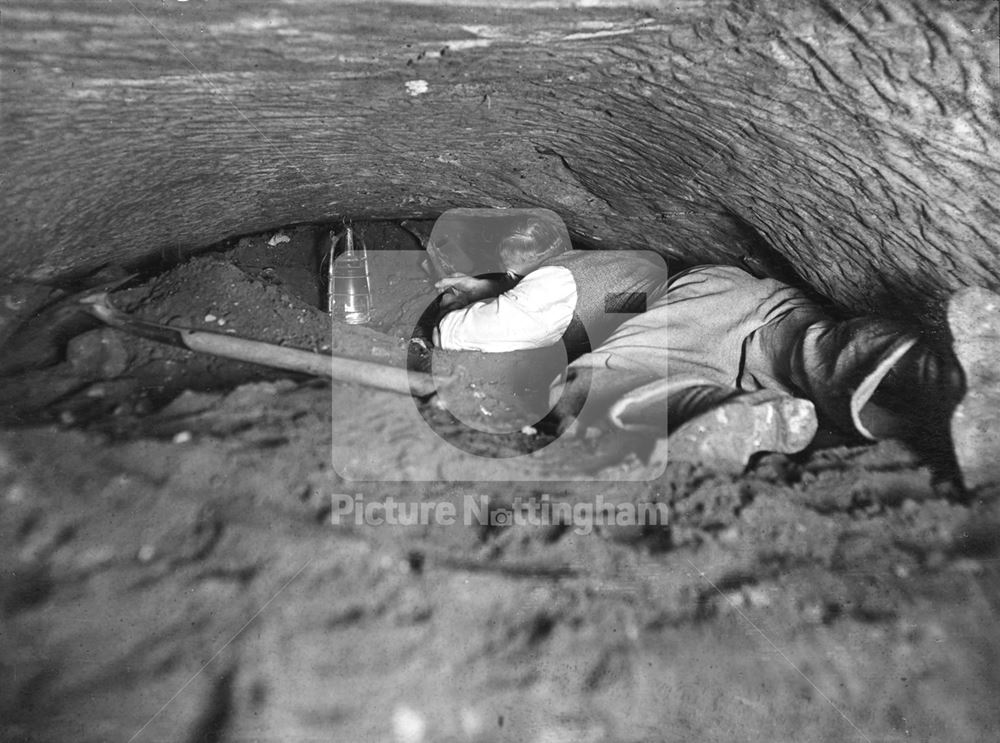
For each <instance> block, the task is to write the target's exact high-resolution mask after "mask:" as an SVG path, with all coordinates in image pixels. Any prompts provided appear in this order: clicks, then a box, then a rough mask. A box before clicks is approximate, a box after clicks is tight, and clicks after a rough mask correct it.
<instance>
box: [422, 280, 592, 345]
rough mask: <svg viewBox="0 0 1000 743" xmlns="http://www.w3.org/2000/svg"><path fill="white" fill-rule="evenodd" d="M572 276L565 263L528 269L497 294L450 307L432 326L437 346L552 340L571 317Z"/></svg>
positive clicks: (574, 296) (573, 306)
mask: <svg viewBox="0 0 1000 743" xmlns="http://www.w3.org/2000/svg"><path fill="white" fill-rule="evenodd" d="M576 301H577V293H576V281H574V279H573V274H572V273H570V271H569V269H568V268H565V267H564V266H543V267H542V268H539V269H537V270H535V271H532V272H531V273H529V274H528V275H527V276H525V277H524V278H523V279H521V281H520V282H518V284H517V285H516V286H514V287H513V288H512V289H510V290H508V291H506V292H504V293H503V294H501V295H500V296H499V297H495V298H492V299H484V300H482V301H480V302H475V303H473V304H470V305H469V306H468V307H465V308H463V309H461V310H456V311H454V312H449V313H448V314H447V315H445V316H444V317H443V318H442V319H441V321H440V322H439V323H438V326H437V328H435V330H434V343H435V345H437V346H438V347H439V348H444V349H448V350H456V351H457V350H468V351H491V352H501V351H519V350H523V349H527V348H544V347H546V346H551V345H552V344H553V343H557V342H558V341H559V339H560V338H562V336H563V333H565V332H566V328H568V327H569V324H570V322H571V321H572V320H573V311H574V310H575V309H576Z"/></svg>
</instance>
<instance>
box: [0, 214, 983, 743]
mask: <svg viewBox="0 0 1000 743" xmlns="http://www.w3.org/2000/svg"><path fill="white" fill-rule="evenodd" d="M358 230H359V234H360V235H361V237H362V238H363V239H365V240H366V244H367V245H368V246H369V248H371V250H370V251H369V258H370V262H371V267H372V275H373V281H374V284H373V294H374V301H375V317H374V318H373V321H372V322H371V323H370V324H369V326H368V327H361V326H349V325H343V324H336V323H335V324H334V325H333V333H331V332H330V328H331V323H330V320H329V318H328V316H327V315H326V313H325V312H324V311H323V310H321V309H319V308H320V306H321V305H322V304H323V303H324V301H325V295H324V291H325V286H324V283H323V281H322V279H321V278H320V274H319V271H318V269H319V266H320V262H321V260H322V256H323V252H324V250H325V249H326V247H327V246H328V244H329V228H327V227H314V226H301V227H296V228H289V229H287V230H285V231H283V232H281V233H269V234H266V235H258V236H253V237H247V238H243V239H241V240H238V241H234V242H232V243H230V244H227V245H225V246H220V248H219V250H218V251H216V252H214V253H209V254H205V255H201V256H199V257H196V258H193V259H191V260H189V261H188V262H186V263H183V264H181V265H179V266H175V267H171V268H169V269H168V270H165V271H163V272H153V273H149V274H148V275H147V274H142V275H139V276H136V277H133V278H131V279H130V280H129V279H125V278H124V276H125V273H124V272H122V271H113V270H111V271H107V272H105V273H104V274H102V275H100V276H97V277H93V278H92V280H91V281H89V282H87V285H86V286H79V287H74V288H72V289H66V290H64V291H62V292H57V293H55V294H51V293H48V292H47V291H43V290H42V289H40V288H38V287H16V286H12V287H6V288H5V289H4V292H5V294H4V299H5V303H4V308H3V309H2V310H0V313H6V314H4V315H2V316H0V320H3V322H2V323H0V334H2V335H0V340H2V339H3V338H4V337H5V338H6V340H7V344H6V346H5V357H4V359H3V360H2V361H0V367H2V370H3V372H4V376H3V379H2V383H0V390H2V391H0V416H2V419H3V421H4V428H3V430H0V498H2V508H0V530H2V538H0V549H2V550H3V558H2V559H3V565H4V569H3V572H2V574H0V605H2V606H0V608H2V617H3V625H2V626H3V630H2V633H0V645H2V648H0V657H2V674H3V682H2V683H0V719H2V721H3V723H2V724H3V732H2V738H3V740H10V741H61V740H76V741H91V740H93V741H104V740H125V741H167V740H170V741H173V740H178V741H191V742H192V743H194V742H195V741H244V740H259V741H307V740H308V741H313V740H324V741H329V740H342V741H363V740H364V741H368V740H370V741H398V742H399V743H417V742H418V741H501V740H509V741H531V742H537V743H543V742H544V743H555V742H563V741H566V742H567V743H570V742H572V743H576V742H582V741H731V740H748V741H850V740H857V741H970V742H973V741H975V742H978V741H986V740H997V739H1000V706H998V705H997V702H996V700H997V695H998V692H1000V643H998V634H1000V633H998V630H997V617H998V615H1000V591H998V588H1000V563H998V561H997V553H998V550H1000V498H997V497H993V496H995V495H996V494H995V493H990V492H982V493H976V494H967V493H963V492H962V491H961V489H960V488H959V487H958V486H957V485H956V484H955V483H954V482H951V481H949V480H948V479H947V478H944V477H942V476H941V474H940V473H936V472H935V471H932V469H931V468H930V467H928V466H926V464H925V463H923V462H922V461H921V460H920V459H919V458H918V457H917V455H916V454H914V453H913V452H911V451H910V450H908V449H907V448H906V447H904V446H903V445H901V444H897V443H894V442H884V443H880V444H878V445H873V446H840V447H833V448H824V449H818V450H814V451H811V452H807V453H805V454H803V455H798V456H795V457H788V456H782V455H768V456H764V457H762V458H760V459H759V460H757V461H755V462H754V463H753V464H752V466H751V467H750V468H749V469H748V471H747V472H745V473H739V474H727V473H723V472H717V471H712V470H711V469H709V468H706V467H703V466H694V465H691V464H685V463H668V464H667V465H666V469H665V471H663V472H662V474H661V473H660V470H655V471H654V468H653V467H652V463H651V460H649V459H648V458H647V456H646V455H648V452H642V451H639V452H636V451H629V450H628V449H629V447H628V446H624V447H623V444H622V442H621V441H608V440H607V438H606V437H593V436H591V437H581V438H579V439H575V440H573V441H572V442H568V443H562V442H555V443H553V444H552V445H551V446H546V447H541V448H539V445H540V444H545V443H549V442H550V440H549V439H546V438H545V436H546V434H545V433H544V432H540V431H538V430H536V429H534V428H533V427H531V425H530V424H531V411H530V410H528V411H525V410H522V409H513V408H509V406H508V407H505V401H507V400H509V399H510V396H509V394H507V392H509V390H507V392H505V385H507V386H508V387H509V385H510V383H511V379H512V377H511V375H510V374H509V372H510V370H512V369H523V368H529V367H530V368H538V367H537V365H539V364H544V363H549V360H547V359H545V358H541V357H537V356H532V355H531V354H527V355H523V354H522V355H516V354H510V355H506V354H505V355H491V356H489V357H487V356H486V355H477V354H440V355H439V356H438V357H437V358H435V359H434V371H435V373H436V374H438V375H439V378H440V379H441V380H442V382H441V384H442V395H441V396H442V397H443V398H446V399H447V401H448V402H447V405H448V407H449V408H450V409H451V410H452V411H453V412H454V413H455V415H456V416H457V417H458V418H459V421H455V420H454V419H452V418H450V417H449V416H447V414H446V413H445V411H443V410H441V408H440V406H436V405H435V404H434V403H433V402H427V403H418V402H416V401H414V399H412V398H411V397H409V396H405V395H397V394H393V393H389V392H380V391H374V390H369V389H363V388H360V387H357V386H352V385H347V384H341V383H336V382H334V383H331V382H328V381H324V380H315V379H310V378H307V377H304V376H296V375H290V374H287V373H283V372H277V371H273V370H266V369H263V368H260V367H254V366H250V365H246V364H240V363H236V362H230V361H223V360H219V359H216V358H211V357H205V356H195V355H193V354H191V353H190V352H187V351H183V350H180V349H175V348H170V347H168V346H164V345H161V344H156V343H154V342H152V341H146V340H140V339H136V338H133V337H130V336H128V335H125V334H124V333H122V332H121V331H118V330H111V329H107V328H100V327H96V326H95V325H93V324H88V323H86V322H85V321H81V320H80V319H79V316H77V315H74V314H73V313H71V312H69V311H68V310H66V309H65V307H66V306H67V297H68V298H69V299H70V300H71V299H72V296H73V294H72V292H74V291H75V292H79V293H81V294H83V293H86V292H88V291H93V290H95V289H98V288H101V287H105V286H110V285H115V284H118V288H117V289H114V290H113V291H112V294H111V296H112V299H113V301H114V303H115V305H116V306H117V307H119V308H120V309H123V310H127V311H129V312H134V313H135V314H136V315H138V316H141V317H143V318H146V319H150V320H155V321H158V322H165V323H171V324H176V325H180V326H186V327H195V328H202V329H212V330H215V331H217V332H221V333H228V334H238V335H245V336H247V337H252V338H256V339H259V340H267V341H271V342H275V343H277V342H281V343H284V344H286V345H289V346H295V347H300V348H306V349H310V350H316V351H320V352H327V351H332V352H333V353H335V354H342V355H347V356H354V357H358V358H367V359H376V360H379V361H380V362H383V363H386V364H391V365H396V366H402V365H404V364H405V359H406V354H407V343H406V342H407V340H408V338H409V334H410V332H411V331H412V327H413V324H414V321H415V318H416V317H419V314H420V312H421V311H422V308H423V307H425V306H426V305H427V303H428V302H429V301H430V299H431V298H433V296H434V293H433V290H432V288H431V286H430V283H429V282H428V280H427V278H426V276H425V274H424V272H423V270H422V259H423V254H422V253H421V252H420V251H419V250H418V248H419V244H418V242H417V240H415V239H414V238H413V237H412V236H410V235H409V234H408V233H406V232H405V231H403V230H401V229H400V228H398V227H397V226H395V225H392V224H388V223H386V224H369V225H359V226H358ZM285 238H287V239H285ZM389 248H397V249H398V248H407V249H408V250H406V251H400V250H389ZM123 282H124V283H123ZM60 300H61V303H60ZM70 304H71V301H70ZM35 314H38V316H39V317H40V318H41V319H42V320H44V322H41V320H40V321H37V322H36V324H35V326H33V327H31V328H29V331H30V332H27V331H24V330H22V331H20V332H18V331H17V330H16V328H17V326H18V325H19V324H21V323H23V322H24V320H25V319H26V318H27V317H30V316H32V315H35ZM22 327H23V326H22ZM50 331H51V332H50ZM69 337H71V338H72V340H70V341H69V343H68V346H67V345H66V341H67V338H69ZM63 346H65V351H64V352H63V351H62V350H60V349H62V347H63ZM54 349H55V350H54ZM535 392H537V390H536V391H535ZM529 397H530V395H529ZM515 407H516V406H515ZM524 416H527V417H526V418H525V417H524ZM425 418H426V419H428V420H430V421H431V422H432V423H433V424H434V425H433V430H432V427H430V426H428V425H427V423H426V422H425ZM498 432H499V433H498ZM445 439H447V440H448V441H450V442H451V444H455V445H454V446H452V445H451V444H449V443H447V442H446V441H445ZM626 443H627V442H626ZM560 445H561V446H562V448H560ZM531 449H537V451H536V452H535V453H534V454H532V455H531V456H530V457H520V458H517V464H516V465H512V464H511V462H512V461H514V458H512V457H505V456H501V455H504V454H515V453H518V452H523V451H526V450H531ZM483 454H489V456H482V455H483ZM574 478H575V479H574ZM581 478H582V479H581ZM399 480H408V481H409V482H399ZM598 496H600V497H601V498H604V499H605V500H606V501H607V502H610V503H612V504H616V505H626V506H627V505H630V504H647V505H649V504H653V505H655V504H660V506H661V507H662V509H663V512H664V513H666V514H667V516H668V519H667V520H668V523H667V524H664V525H659V526H642V525H628V524H617V525H607V524H604V523H601V522H600V521H599V520H598V521H597V522H596V523H591V524H590V527H586V524H582V525H581V523H575V524H573V525H567V524H565V523H562V524H560V523H550V524H541V525H532V524H526V523H520V522H521V521H522V519H516V518H515V519H514V521H515V522H517V523H506V524H505V523H501V522H503V520H504V519H501V518H499V517H496V518H493V519H492V520H491V519H489V518H487V519H486V523H482V524H481V523H477V522H476V520H475V519H473V520H472V523H465V520H464V519H463V518H461V516H460V517H459V518H458V519H457V520H456V522H455V523H452V524H448V523H426V524H383V525H380V526H372V525H364V524H360V525H359V524H357V523H356V522H355V520H354V519H353V516H350V517H344V518H339V519H338V518H337V511H338V509H339V508H340V507H341V506H342V505H343V504H344V503H345V502H346V501H345V499H349V498H353V499H355V503H358V502H363V503H369V504H379V503H384V502H386V500H387V499H389V498H392V499H394V500H396V501H397V502H403V503H407V504H415V503H433V504H442V503H450V504H452V505H453V506H455V507H456V509H457V511H458V512H459V513H460V514H461V513H463V507H464V506H466V505H467V504H468V503H469V499H470V498H473V499H475V502H482V501H481V500H480V499H481V498H484V497H485V498H486V499H487V502H488V511H489V513H491V514H506V515H507V518H510V516H511V514H517V513H522V512H524V510H525V508H526V506H525V504H526V503H567V504H586V503H593V502H594V501H595V499H596V498H597V497H598ZM491 521H492V523H490V522H491Z"/></svg>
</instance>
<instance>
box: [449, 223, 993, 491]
mask: <svg viewBox="0 0 1000 743" xmlns="http://www.w3.org/2000/svg"><path fill="white" fill-rule="evenodd" d="M500 258H501V261H502V264H503V266H504V268H505V269H506V271H507V277H506V283H504V282H503V281H500V282H497V281H489V280H480V279H475V278H472V277H468V276H453V277H450V278H447V279H444V280H442V281H440V282H438V288H439V289H440V290H442V291H444V292H445V297H444V298H443V301H442V307H443V308H444V309H447V310H451V311H449V312H448V313H447V314H445V315H444V317H443V318H442V319H441V320H440V322H439V323H438V325H437V327H436V329H435V331H434V341H435V344H436V345H438V346H440V347H441V348H445V349H470V350H479V351H513V350H519V349H530V348H542V347H545V346H548V345H551V344H554V343H558V342H559V341H560V340H563V342H564V343H565V344H566V348H567V351H568V354H569V359H570V364H569V366H568V367H567V369H566V371H565V373H564V374H563V375H562V376H561V377H560V378H559V379H557V380H555V382H553V385H552V393H553V394H552V398H551V399H552V400H558V401H559V402H558V404H557V405H556V407H555V409H554V410H553V416H554V418H555V419H556V420H557V421H558V425H559V427H560V428H561V429H564V428H565V427H566V426H569V425H575V426H587V425H593V424H595V423H598V424H604V425H611V426H614V427H616V428H619V429H624V430H640V431H650V432H653V433H654V434H658V435H668V434H669V439H668V444H669V447H668V449H669V453H670V456H671V458H674V459H687V460H702V461H708V462H721V461H726V462H730V463H732V462H737V463H739V464H740V465H743V464H745V463H746V462H747V460H748V459H749V457H750V456H751V455H752V454H754V453H755V452H758V451H777V452H785V453H791V452H796V451H800V450H802V449H804V448H805V447H806V446H808V445H809V443H810V442H811V441H812V440H813V437H814V435H815V433H816V431H817V427H818V421H817V415H818V419H819V421H821V422H823V423H824V424H827V425H833V426H836V427H837V428H839V429H841V430H843V431H845V432H847V433H849V434H853V435H860V436H862V437H864V438H867V439H870V440H875V439H882V438H902V439H905V440H908V441H910V442H914V441H921V440H930V439H936V440H938V441H944V442H947V439H948V437H949V436H950V438H951V441H952V446H953V451H954V455H955V457H956V460H957V463H958V465H959V467H960V469H961V471H962V473H963V476H964V479H965V483H966V486H967V487H970V488H974V487H978V486H980V485H983V484H986V483H997V482H1000V376H998V369H1000V296H998V295H997V294H995V293H993V292H990V291H987V290H985V289H976V288H972V289H965V290H962V291H960V292H958V293H956V294H955V295H954V296H953V297H952V298H951V300H950V301H949V305H948V320H949V325H950V329H951V332H952V335H953V347H952V349H950V350H947V349H945V350H943V351H941V350H938V349H935V348H932V346H931V345H930V344H929V343H928V342H927V341H925V339H924V337H923V334H922V333H921V332H919V330H916V329H914V328H911V327H907V326H905V325H903V324H901V323H899V322H896V321H892V320H888V319H884V318H875V317H860V318H853V319H849V320H837V319H834V318H833V317H831V316H830V315H828V314H827V313H826V312H825V311H824V310H823V309H822V308H821V307H819V306H818V305H817V304H816V303H815V302H814V301H813V300H812V299H810V298H809V297H808V296H807V295H806V294H805V293H803V292H802V291H800V290H798V289H796V288H794V287H792V286H789V285H787V284H783V283H781V282H779V281H776V280H773V279H758V278H756V277H754V276H752V275H750V274H748V273H746V272H745V271H743V270H741V269H739V268H735V267H730V266H698V267H695V268H691V269H689V270H687V271H684V272H682V273H679V274H677V275H675V276H672V277H670V278H669V279H668V278H667V276H666V273H665V271H664V270H663V268H662V265H661V264H657V263H655V262H654V261H652V260H649V261H647V260H644V259H643V258H642V256H641V255H638V254H636V253H628V252H626V253H616V252H614V251H571V250H569V246H568V245H567V244H566V241H565V239H564V238H563V237H561V236H560V234H559V233H558V231H554V230H552V229H550V228H549V227H548V226H547V225H545V224H541V223H529V224H528V225H527V226H526V227H525V228H524V229H523V230H520V231H519V232H517V233H516V234H514V235H512V236H511V237H509V238H507V239H505V240H504V241H503V242H502V243H501V245H500ZM497 292H500V293H499V296H491V294H495V293H497ZM609 302H610V303H611V304H612V305H613V304H615V303H616V302H617V303H619V306H618V307H617V308H615V307H612V308H611V309H612V311H610V312H609V304H608V303H609ZM640 305H644V307H642V306H640ZM642 310H644V311H642ZM620 313H632V314H631V315H630V314H620ZM636 313H638V314H636ZM578 417H579V420H577V418H578Z"/></svg>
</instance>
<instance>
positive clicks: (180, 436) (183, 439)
mask: <svg viewBox="0 0 1000 743" xmlns="http://www.w3.org/2000/svg"><path fill="white" fill-rule="evenodd" d="M190 440H191V432H190V431H178V432H177V433H175V434H174V443H175V444H186V443H188V442H189V441H190Z"/></svg>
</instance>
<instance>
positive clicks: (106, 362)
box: [66, 328, 131, 379]
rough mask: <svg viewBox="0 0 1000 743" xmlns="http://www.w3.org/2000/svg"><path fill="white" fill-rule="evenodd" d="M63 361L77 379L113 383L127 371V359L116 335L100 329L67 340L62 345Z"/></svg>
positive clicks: (123, 346)
mask: <svg viewBox="0 0 1000 743" xmlns="http://www.w3.org/2000/svg"><path fill="white" fill-rule="evenodd" d="M66 360H67V361H68V362H69V363H70V366H72V367H73V371H75V372H76V373H77V374H80V375H81V376H85V377H91V378H93V377H97V378H99V379H113V378H114V377H118V376H120V375H121V374H123V373H124V372H125V370H126V369H128V365H129V362H130V360H131V358H130V356H129V352H128V350H127V349H126V348H125V345H124V344H123V343H122V339H121V335H120V333H119V332H118V331H116V330H113V329H111V328H101V329H98V330H92V331H90V332H88V333H81V334H80V335H78V336H76V337H75V338H73V339H72V340H70V342H69V343H68V344H66Z"/></svg>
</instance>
